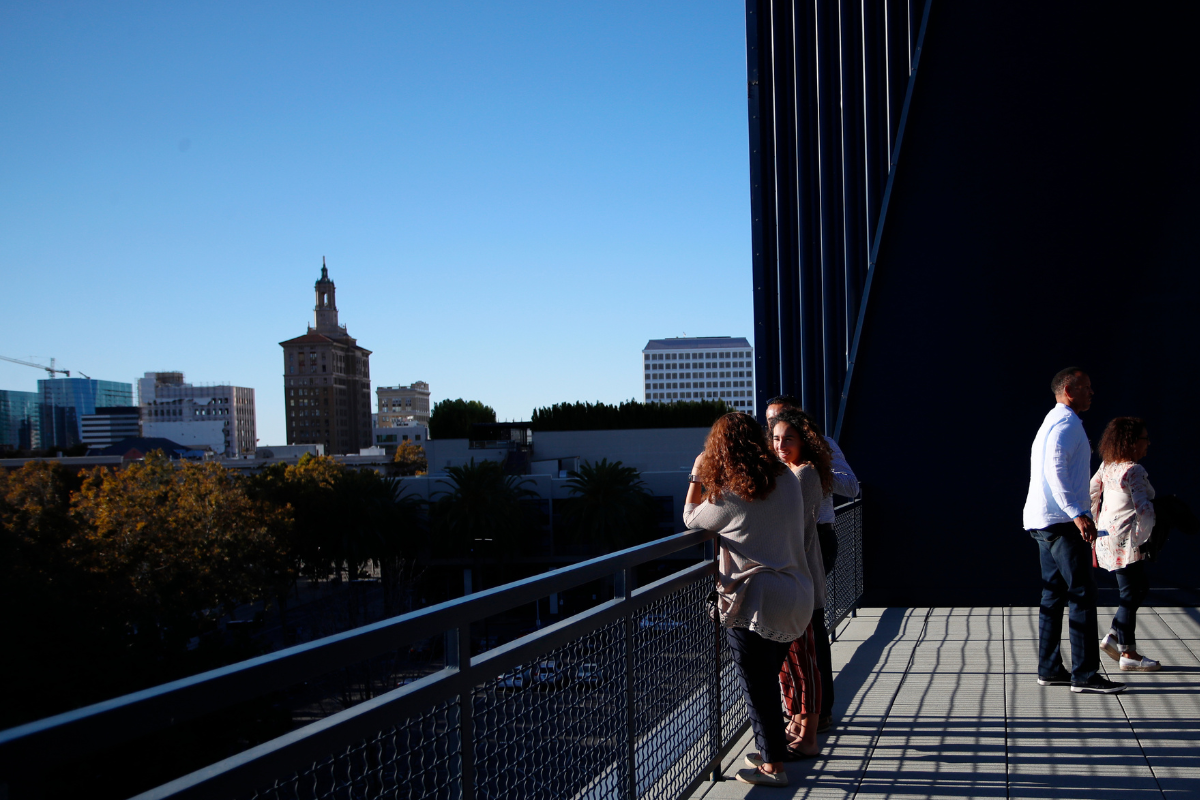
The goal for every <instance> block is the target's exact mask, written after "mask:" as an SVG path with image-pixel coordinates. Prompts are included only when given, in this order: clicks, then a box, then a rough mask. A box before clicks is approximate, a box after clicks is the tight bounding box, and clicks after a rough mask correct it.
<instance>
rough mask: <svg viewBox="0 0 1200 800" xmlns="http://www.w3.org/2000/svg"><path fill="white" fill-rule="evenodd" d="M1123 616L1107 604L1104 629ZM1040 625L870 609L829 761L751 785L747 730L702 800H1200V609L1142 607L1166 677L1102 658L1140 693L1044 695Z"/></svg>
mask: <svg viewBox="0 0 1200 800" xmlns="http://www.w3.org/2000/svg"><path fill="white" fill-rule="evenodd" d="M1115 610H1116V609H1114V608H1101V609H1100V620H1101V627H1102V628H1103V627H1104V624H1105V623H1106V622H1107V620H1108V619H1110V618H1111V617H1112V614H1113V613H1114V611H1115ZM1037 617H1038V610H1037V609H1036V608H1003V607H1001V608H933V609H926V608H922V609H903V608H888V609H866V610H859V612H858V616H857V617H856V618H854V619H851V620H849V622H848V623H847V624H846V625H844V626H843V627H842V628H841V631H840V633H839V635H838V640H837V641H836V642H835V643H834V645H833V663H834V670H835V672H836V673H837V675H836V678H835V682H834V685H835V687H836V689H837V700H836V704H835V706H834V719H835V721H836V722H835V726H834V728H833V730H832V731H831V732H830V733H829V734H828V735H827V736H822V737H821V743H822V752H821V755H820V756H819V757H818V758H816V759H814V760H812V761H802V762H798V763H794V764H788V765H787V771H788V776H789V778H790V779H791V785H790V787H789V789H788V790H787V791H783V790H778V789H763V788H752V787H750V786H749V785H747V784H744V783H740V782H738V781H736V780H734V777H733V776H734V774H735V773H736V771H737V770H738V769H742V768H743V767H744V766H745V764H744V763H743V761H742V759H743V757H744V756H745V754H746V753H747V752H749V751H753V750H757V747H755V745H754V741H753V735H752V734H746V735H744V736H743V737H742V739H741V741H739V742H738V743H737V744H736V745H735V746H734V748H733V749H732V751H731V752H730V754H729V755H728V756H727V757H726V758H725V759H724V760H723V762H722V767H723V773H724V775H725V777H726V779H725V780H724V781H721V782H717V783H705V784H704V785H703V786H702V787H701V788H700V789H699V790H698V791H696V792H695V793H694V794H693V795H692V800H701V799H702V800H727V799H728V798H743V797H745V798H759V797H763V798H766V797H773V798H777V800H784V798H787V797H805V798H808V797H812V798H816V797H819V798H848V797H854V798H858V800H866V798H883V797H889V798H901V797H903V798H933V797H954V798H962V797H1008V798H1017V797H1022V798H1024V797H1039V798H1087V799H1088V800H1101V799H1102V798H1109V797H1113V798H1115V797H1124V798H1132V797H1137V798H1142V797H1195V796H1197V795H1198V794H1200V758H1197V757H1196V752H1195V739H1196V735H1197V731H1198V730H1200V692H1198V691H1197V689H1200V609H1197V608H1174V607H1148V608H1143V609H1142V610H1141V613H1139V614H1138V642H1139V644H1140V645H1144V648H1145V652H1146V653H1147V654H1148V655H1149V656H1150V657H1151V658H1156V659H1159V660H1161V661H1162V663H1163V669H1162V671H1161V672H1157V673H1140V674H1139V673H1128V672H1119V671H1118V670H1116V669H1115V668H1114V667H1115V665H1114V664H1113V662H1112V661H1110V660H1108V658H1107V657H1105V656H1104V655H1103V654H1101V659H1100V660H1101V668H1102V669H1103V670H1105V671H1106V672H1107V673H1108V677H1109V678H1111V679H1113V680H1119V681H1124V682H1125V683H1127V684H1129V688H1128V689H1126V691H1125V692H1124V693H1122V694H1118V695H1088V694H1073V693H1072V692H1071V691H1070V690H1069V689H1068V688H1067V687H1042V686H1038V684H1037V679H1036V678H1037V623H1038V619H1037ZM1063 630H1064V632H1065V631H1066V630H1067V627H1066V625H1065V624H1064V626H1063ZM1069 649H1070V648H1069V647H1064V651H1067V650H1069ZM1067 666H1068V667H1069V666H1070V662H1069V661H1068V665H1067Z"/></svg>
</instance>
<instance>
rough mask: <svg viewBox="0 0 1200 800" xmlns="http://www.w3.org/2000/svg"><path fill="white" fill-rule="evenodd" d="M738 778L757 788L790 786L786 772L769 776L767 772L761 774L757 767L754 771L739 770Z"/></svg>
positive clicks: (773, 773)
mask: <svg viewBox="0 0 1200 800" xmlns="http://www.w3.org/2000/svg"><path fill="white" fill-rule="evenodd" d="M736 777H737V779H738V780H739V781H741V782H742V783H750V784H753V785H755V786H778V787H780V788H782V787H784V786H787V785H788V776H787V773H786V772H782V771H780V772H772V773H770V774H769V775H768V774H767V773H765V772H760V771H759V769H758V768H757V767H755V768H754V769H739V770H738V771H737V776H736Z"/></svg>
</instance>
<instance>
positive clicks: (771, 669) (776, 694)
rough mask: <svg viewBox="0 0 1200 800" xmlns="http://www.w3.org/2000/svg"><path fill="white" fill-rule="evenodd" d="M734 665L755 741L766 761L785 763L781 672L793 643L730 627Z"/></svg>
mask: <svg viewBox="0 0 1200 800" xmlns="http://www.w3.org/2000/svg"><path fill="white" fill-rule="evenodd" d="M725 630H726V634H727V636H728V639H729V649H730V650H731V651H732V652H733V663H734V664H735V665H736V666H737V670H738V678H739V679H740V680H741V683H742V691H743V692H745V693H746V705H747V706H749V709H750V725H751V726H752V727H753V728H754V741H755V743H756V744H757V745H758V752H759V753H760V754H762V757H763V761H769V762H773V761H783V759H784V758H785V757H786V756H787V739H786V737H785V736H784V721H783V695H782V694H781V693H780V689H779V670H780V669H781V668H782V667H783V662H784V659H786V658H787V652H788V647H789V646H790V645H791V643H790V642H773V641H771V640H770V639H764V638H763V637H761V636H759V635H758V634H757V633H755V632H754V631H751V630H748V629H746V628H726V629H725Z"/></svg>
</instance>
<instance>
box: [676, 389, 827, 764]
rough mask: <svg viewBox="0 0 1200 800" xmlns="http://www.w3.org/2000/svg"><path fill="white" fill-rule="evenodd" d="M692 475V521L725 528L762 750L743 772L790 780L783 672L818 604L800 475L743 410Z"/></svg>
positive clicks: (748, 690)
mask: <svg viewBox="0 0 1200 800" xmlns="http://www.w3.org/2000/svg"><path fill="white" fill-rule="evenodd" d="M689 480H690V484H689V486H688V493H687V498H686V500H685V504H684V510H683V521H684V523H685V524H686V525H687V526H688V527H689V528H703V529H705V530H709V531H716V532H717V533H718V534H720V538H719V543H720V549H719V551H718V555H717V591H716V596H717V609H716V610H717V613H718V615H719V618H720V621H721V624H722V625H724V626H725V628H726V629H727V630H726V634H727V639H728V641H729V648H730V650H731V651H732V654H733V661H734V664H735V665H736V667H737V670H738V677H739V678H740V679H741V684H742V690H743V692H745V694H746V702H747V705H748V706H749V711H750V723H751V725H752V726H753V728H754V738H755V740H756V741H757V744H758V748H759V752H760V753H761V754H762V755H761V757H759V758H757V759H755V760H752V761H750V766H751V767H752V769H745V770H741V771H740V772H738V774H737V779H738V780H740V781H742V782H744V783H752V784H757V785H764V786H786V785H787V782H788V779H787V773H785V772H784V771H783V764H782V762H784V761H790V760H794V759H795V758H796V757H797V754H796V753H794V752H792V751H790V750H789V749H788V746H787V742H786V738H785V736H784V723H783V714H782V713H781V708H780V695H779V669H780V667H782V666H783V661H784V659H785V658H786V657H787V652H788V646H789V645H790V643H791V642H792V641H793V640H794V639H798V638H799V637H801V636H803V635H804V630H805V629H806V628H807V627H808V623H809V620H810V618H811V617H812V610H813V582H812V575H811V574H810V571H809V567H808V560H807V558H806V557H805V553H804V497H803V493H802V490H801V488H800V482H799V481H798V480H796V477H795V476H794V475H792V473H791V472H789V471H788V470H787V468H786V467H784V465H783V464H782V463H780V461H779V459H778V458H776V457H775V454H774V453H773V452H771V448H770V446H769V445H768V444H767V437H766V435H765V433H764V431H763V429H762V427H761V426H760V425H759V424H758V423H757V422H756V421H755V420H754V418H753V417H751V416H750V415H748V414H742V413H740V412H734V413H732V414H726V415H724V416H723V417H721V418H720V419H718V420H717V421H716V423H714V424H713V427H712V430H711V431H709V434H708V438H707V439H706V440H705V442H704V452H703V453H701V454H700V455H699V456H697V458H696V463H695V465H694V466H693V468H692V476H691V477H690V478H689ZM748 760H749V759H748Z"/></svg>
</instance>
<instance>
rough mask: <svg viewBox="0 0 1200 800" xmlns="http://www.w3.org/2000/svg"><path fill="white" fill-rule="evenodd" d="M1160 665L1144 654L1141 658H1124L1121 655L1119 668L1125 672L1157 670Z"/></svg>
mask: <svg viewBox="0 0 1200 800" xmlns="http://www.w3.org/2000/svg"><path fill="white" fill-rule="evenodd" d="M1160 667H1161V665H1160V664H1159V663H1158V662H1157V661H1153V660H1151V659H1149V658H1146V657H1145V656H1142V658H1141V659H1140V660H1139V659H1136V658H1126V657H1125V656H1121V669H1122V670H1124V671H1125V672H1157V671H1158V669H1159V668H1160Z"/></svg>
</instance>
